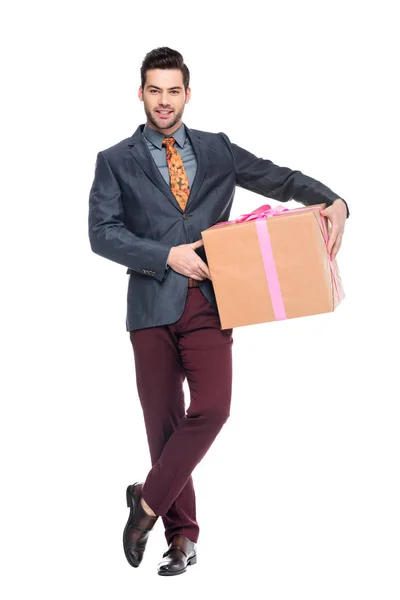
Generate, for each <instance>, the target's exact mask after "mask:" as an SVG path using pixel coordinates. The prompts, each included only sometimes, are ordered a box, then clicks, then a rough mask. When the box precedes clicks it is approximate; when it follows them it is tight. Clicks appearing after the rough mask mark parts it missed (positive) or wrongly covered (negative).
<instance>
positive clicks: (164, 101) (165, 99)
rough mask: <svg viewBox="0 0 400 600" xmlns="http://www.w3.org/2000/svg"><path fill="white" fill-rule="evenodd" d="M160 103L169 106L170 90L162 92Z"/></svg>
mask: <svg viewBox="0 0 400 600" xmlns="http://www.w3.org/2000/svg"><path fill="white" fill-rule="evenodd" d="M158 103H159V104H160V106H168V92H161V94H160V98H159V100H158Z"/></svg>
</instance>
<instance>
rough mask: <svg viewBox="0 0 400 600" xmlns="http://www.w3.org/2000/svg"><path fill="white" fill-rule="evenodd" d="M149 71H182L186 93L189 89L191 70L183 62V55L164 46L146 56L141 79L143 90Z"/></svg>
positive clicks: (141, 70) (141, 69)
mask: <svg viewBox="0 0 400 600" xmlns="http://www.w3.org/2000/svg"><path fill="white" fill-rule="evenodd" d="M149 69H180V70H181V72H182V77H183V86H184V88H185V92H186V90H187V88H188V87H189V77H190V73H189V69H188V68H187V66H186V65H185V63H184V62H183V56H182V54H180V53H179V52H177V51H176V50H172V49H171V48H168V47H167V46H163V47H162V48H156V49H155V50H151V52H148V53H147V54H146V56H145V57H144V60H143V62H142V66H141V68H140V78H141V83H142V88H143V89H144V86H145V84H146V72H147V71H148V70H149Z"/></svg>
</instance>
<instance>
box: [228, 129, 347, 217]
mask: <svg viewBox="0 0 400 600" xmlns="http://www.w3.org/2000/svg"><path fill="white" fill-rule="evenodd" d="M220 133H221V135H222V137H223V138H224V140H225V142H226V144H227V145H228V148H229V150H230V152H231V154H232V156H233V160H234V165H235V172H236V185H237V186H239V187H242V188H245V189H247V190H250V191H252V192H255V193H256V194H261V195H262V196H267V197H268V198H273V199H275V200H279V201H280V202H287V201H288V200H296V201H298V202H301V204H303V205H305V206H310V205H312V204H321V203H323V202H325V203H326V204H327V206H330V205H331V204H333V202H334V201H335V200H338V199H341V200H343V198H341V197H340V196H339V195H338V194H336V193H335V192H333V191H332V190H331V189H330V188H328V187H327V186H326V185H324V184H323V183H321V182H320V181H318V180H316V179H313V178H312V177H308V176H307V175H304V174H303V173H302V172H301V171H292V170H291V169H289V168H288V167H279V166H278V165H275V164H274V163H273V162H271V161H270V160H265V159H263V158H258V157H257V156H255V155H254V154H252V153H251V152H248V151H247V150H244V149H243V148H241V147H240V146H238V145H237V144H233V143H232V142H231V141H230V140H229V138H228V136H227V135H226V134H225V133H222V132H220ZM343 202H344V203H345V204H346V210H347V218H348V217H349V215H350V211H349V207H348V205H347V202H346V201H345V200H343Z"/></svg>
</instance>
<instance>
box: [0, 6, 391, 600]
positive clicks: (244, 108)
mask: <svg viewBox="0 0 400 600" xmlns="http://www.w3.org/2000/svg"><path fill="white" fill-rule="evenodd" d="M394 6H395V2H393V3H391V2H384V1H381V2H375V3H373V2H351V1H347V2H338V1H335V2H323V1H320V2H297V3H296V2H285V1H280V2H268V1H266V2H252V1H249V0H248V1H247V2H245V3H240V5H238V6H237V5H235V4H232V3H230V2H210V3H208V2H204V1H203V2H201V3H196V4H195V3H190V2H185V3H179V2H178V3H174V2H157V1H153V2H146V3H144V4H143V5H142V4H140V5H139V3H137V2H133V1H131V2H113V3H111V2H101V1H97V2H82V1H81V2H79V3H78V2H32V3H28V2H19V3H11V2H9V3H8V6H6V7H5V9H3V15H2V18H1V21H2V36H1V37H2V46H3V48H2V49H3V52H2V58H3V76H2V79H3V84H4V87H3V93H2V104H3V108H2V111H1V116H2V121H3V123H2V132H3V133H2V161H1V164H2V167H3V169H4V170H3V174H2V192H3V193H2V198H1V225H2V227H1V231H2V233H1V244H2V252H1V256H2V277H1V279H2V294H1V298H2V311H1V316H2V324H1V333H2V335H1V342H2V347H3V350H2V354H3V358H2V366H3V369H4V372H3V375H2V377H1V383H2V388H3V390H2V400H1V456H2V471H1V488H2V491H1V512H0V520H1V522H0V531H1V535H0V544H1V551H2V557H1V570H2V577H1V584H0V585H1V587H2V588H3V587H4V588H5V589H4V590H3V591H2V597H4V598H7V600H13V599H15V598H18V599H19V598H25V597H34V598H36V597H37V598H39V597H40V598H42V599H43V600H45V599H46V600H47V599H50V598H51V599H54V598H57V600H63V599H64V598H65V599H67V598H68V600H69V599H71V598H85V599H86V598H96V599H97V600H100V599H103V598H104V599H107V600H109V599H111V598H113V599H114V598H115V599H117V598H129V597H135V595H137V594H138V593H141V597H142V598H146V597H149V598H156V597H157V598H159V597H162V598H176V597H177V594H180V593H182V594H185V597H190V598H193V599H197V598H204V596H205V595H206V594H207V595H208V596H209V597H211V598H214V597H215V598H216V597H219V595H220V594H224V595H225V597H230V596H232V595H235V597H236V595H237V596H238V597H239V596H240V597H241V596H243V595H246V596H249V597H252V598H253V597H254V598H268V599H271V600H281V599H282V600H283V599H285V600H286V599H290V600H293V599H298V598H307V600H312V599H318V600H322V599H323V600H328V599H329V600H330V599H335V600H336V599H338V598H340V599H341V600H356V599H363V600H366V599H368V600H369V599H377V600H378V599H379V600H380V599H381V598H385V600H392V599H393V600H394V599H397V600H398V598H399V594H400V583H399V559H400V555H399V554H400V552H399V548H400V545H399V538H400V522H399V506H400V493H399V425H400V423H399V398H400V394H399V385H398V369H399V348H398V339H399V317H398V272H399V271H398V240H397V235H398V194H399V192H398V189H399V186H398V181H399V174H398V158H399V153H398V139H399V121H398V106H399V96H398V95H396V89H395V82H396V79H397V80H398V61H396V60H395V54H396V52H397V53H398V51H399V47H398V43H397V39H396V38H398V22H396V19H395V17H394ZM164 45H166V46H170V47H172V48H174V49H176V50H178V51H179V52H181V53H182V54H183V56H184V59H185V62H186V64H187V65H188V67H189V69H190V72H191V80H190V86H191V89H192V99H191V101H190V102H189V104H188V105H187V106H186V108H185V113H184V117H183V120H184V123H185V124H186V125H187V126H188V127H192V128H194V129H201V130H205V131H214V132H218V131H224V132H225V133H226V134H227V135H228V136H229V137H230V139H231V141H232V142H235V143H237V144H239V145H240V146H242V147H243V148H245V149H247V150H249V151H251V152H253V153H255V154H257V155H258V156H262V157H264V158H269V159H271V160H273V161H274V162H275V163H277V164H280V165H284V166H289V167H291V168H292V169H300V170H302V171H303V172H304V173H306V174H307V175H310V176H312V177H315V178H316V179H319V180H320V181H322V182H324V183H325V184H326V185H328V186H329V187H331V188H332V189H333V190H334V191H335V192H337V193H338V194H339V195H341V196H342V197H344V198H345V199H346V200H347V201H348V203H349V207H350V211H351V216H350V218H349V219H348V221H347V222H346V230H345V235H344V238H343V244H342V248H341V250H340V252H339V254H338V258H337V260H338V265H339V268H340V272H341V276H342V280H343V284H344V288H345V293H346V298H345V299H344V301H343V303H342V304H341V305H340V306H339V307H338V308H337V310H336V311H335V312H334V313H329V314H325V315H319V316H315V317H305V318H300V319H292V320H288V321H286V322H276V323H265V324H262V325H257V326H250V327H242V328H237V329H235V330H234V346H233V352H234V382H233V383H234V391H233V397H232V408H231V416H230V418H229V420H228V422H227V423H226V424H225V426H224V428H223V430H222V431H221V433H220V434H219V436H218V437H217V439H216V441H215V442H214V444H213V446H212V447H211V449H210V450H209V452H208V454H207V455H206V456H205V457H204V459H203V461H202V462H201V463H200V464H199V465H198V467H197V468H196V469H195V471H194V473H193V476H194V481H195V488H196V492H197V507H198V520H199V524H200V529H201V531H200V536H199V542H198V563H197V565H195V566H192V567H189V568H188V571H187V573H185V574H184V575H181V576H179V577H172V578H165V577H159V576H158V575H157V563H158V562H159V560H161V555H162V553H163V552H164V551H165V550H166V544H165V539H164V534H163V526H162V522H161V520H160V521H159V522H158V523H157V525H156V528H155V530H154V531H153V532H152V533H151V535H150V538H149V543H148V546H147V549H146V554H145V557H144V560H143V563H142V564H141V566H140V567H139V568H138V569H133V568H132V567H130V566H129V565H128V563H127V562H126V559H125V556H124V553H123V548H122V531H123V528H124V526H125V522H126V519H127V518H128V509H127V507H126V504H125V489H126V486H127V485H128V484H130V483H133V482H134V481H143V480H144V479H145V477H146V475H147V472H148V470H149V468H150V459H149V454H148V449H147V441H146V437H145V430H144V423H143V419H142V413H141V409H140V404H139V401H138V397H137V393H136V385H135V374H134V365H133V353H132V349H131V346H130V342H129V338H128V334H127V333H126V331H125V309H126V305H125V302H126V289H127V284H128V277H127V276H126V274H125V271H126V269H125V268H124V267H122V266H121V265H117V264H116V263H112V262H111V261H107V260H105V259H102V258H100V257H99V256H97V255H95V254H93V253H92V252H91V250H90V246H89V241H88V236H87V211H88V195H89V189H90V186H91V183H92V179H93V175H94V165H95V159H96V154H97V152H98V151H99V150H103V149H105V148H107V147H109V146H111V145H113V144H114V143H117V142H118V141H120V140H121V139H124V138H126V137H129V136H130V135H132V133H133V132H134V131H135V130H136V128H137V126H138V125H139V124H141V123H144V122H145V114H144V111H143V104H142V103H141V102H140V101H139V100H138V97H137V91H138V88H139V85H140V78H139V70H140V65H141V61H142V60H143V58H144V56H145V54H146V53H147V52H148V51H150V50H151V49H153V48H156V47H159V46H164ZM396 46H397V47H396ZM266 202H267V199H266V198H264V197H262V196H258V195H256V194H253V193H251V192H247V191H244V190H242V189H240V188H237V192H236V198H235V202H234V205H233V209H232V213H231V218H235V217H236V216H238V215H240V214H242V213H243V212H250V211H251V210H253V209H254V208H256V207H257V206H259V205H261V204H264V203H266ZM271 202H272V204H273V205H275V204H276V203H275V202H274V201H271ZM297 206H300V205H299V204H298V203H296V202H294V201H292V202H291V203H289V207H290V208H291V207H297ZM154 374H155V376H156V374H157V365H154ZM185 387H186V384H185ZM186 391H187V387H186Z"/></svg>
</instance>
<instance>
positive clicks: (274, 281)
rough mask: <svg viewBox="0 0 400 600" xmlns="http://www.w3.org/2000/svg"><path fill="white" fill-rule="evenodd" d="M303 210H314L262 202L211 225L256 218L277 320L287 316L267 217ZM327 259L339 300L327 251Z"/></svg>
mask: <svg viewBox="0 0 400 600" xmlns="http://www.w3.org/2000/svg"><path fill="white" fill-rule="evenodd" d="M304 210H315V207H314V206H306V207H300V208H293V209H289V208H284V207H283V206H276V207H275V208H272V207H271V206H270V205H269V204H264V205H263V206H259V207H258V208H256V209H255V210H253V211H252V212H251V213H246V214H243V215H240V216H239V217H238V218H237V219H234V220H233V221H223V222H222V223H216V224H215V225H213V226H212V227H218V226H219V225H230V224H233V223H245V222H246V221H253V220H256V229H257V236H258V240H259V244H260V248H261V254H262V259H263V263H264V271H265V275H266V278H267V283H268V289H269V292H270V296H271V302H272V308H273V311H274V315H275V319H276V320H277V321H281V320H283V319H286V318H287V316H286V311H285V305H284V302H283V297H282V291H281V287H280V284H279V278H278V273H277V270H276V265H275V260H274V255H273V252H272V245H271V239H270V236H269V231H268V225H267V218H268V217H273V216H275V215H278V214H281V213H283V212H296V211H304ZM321 210H323V209H321ZM320 212H321V211H320ZM320 217H321V221H322V230H323V233H324V239H325V247H326V250H327V252H328V242H329V239H328V232H327V229H326V224H325V218H324V217H323V216H322V215H321V214H320ZM211 229H212V228H211ZM328 259H329V266H330V269H331V271H332V275H333V281H334V284H335V287H336V292H337V295H338V299H339V302H340V301H341V300H342V294H341V292H340V287H339V284H338V280H337V276H336V271H335V268H334V266H333V261H332V259H331V256H330V254H329V253H328Z"/></svg>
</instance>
